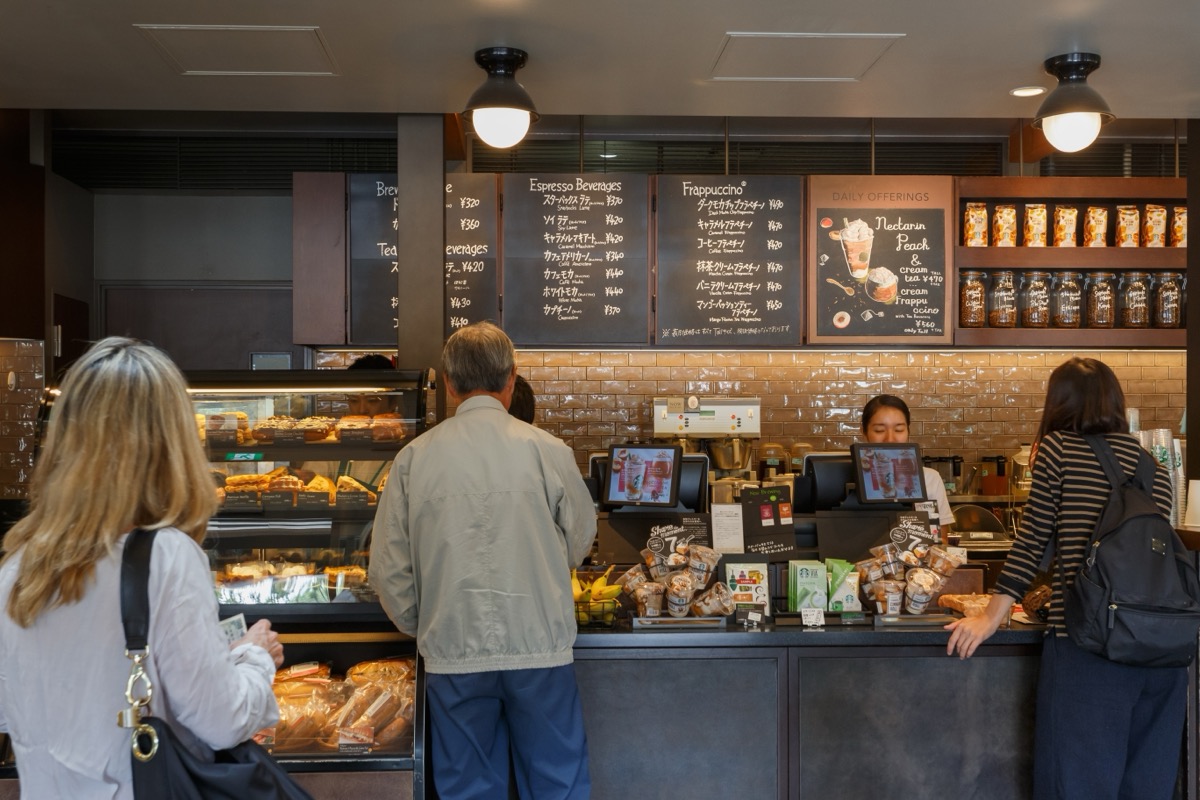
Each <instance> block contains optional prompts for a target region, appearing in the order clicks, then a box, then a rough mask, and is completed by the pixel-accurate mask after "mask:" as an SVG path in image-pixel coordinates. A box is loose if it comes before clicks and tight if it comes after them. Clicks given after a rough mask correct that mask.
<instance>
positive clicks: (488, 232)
mask: <svg viewBox="0 0 1200 800" xmlns="http://www.w3.org/2000/svg"><path fill="white" fill-rule="evenodd" d="M443 188H444V191H445V197H446V202H445V209H446V254H445V255H446V258H445V276H446V292H445V303H446V313H445V318H446V336H449V335H450V334H452V333H454V331H456V330H458V329H459V328H462V327H465V326H467V325H470V324H471V323H472V322H480V321H482V320H490V321H491V322H497V323H498V322H499V321H500V287H499V280H498V278H497V264H498V258H497V255H496V239H497V227H498V222H499V219H498V217H497V214H496V176H495V175H487V174H482V173H481V174H475V173H466V174H450V175H447V176H446V182H445V185H444V187H443Z"/></svg>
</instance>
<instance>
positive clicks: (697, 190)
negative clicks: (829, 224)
mask: <svg viewBox="0 0 1200 800" xmlns="http://www.w3.org/2000/svg"><path fill="white" fill-rule="evenodd" d="M800 197H801V179H800V178H798V177H791V176H738V177H730V176H716V177H713V176H677V175H672V176H666V175H664V176H659V178H658V228H657V239H656V245H657V247H656V252H657V259H656V263H657V272H658V287H657V291H656V297H657V301H658V302H657V316H656V320H655V330H656V332H657V333H656V340H655V341H656V343H657V344H660V345H680V346H683V345H726V346H753V345H765V346H787V345H795V344H799V343H800V335H801V330H800V291H801V279H800V265H801V243H800V230H801V209H800Z"/></svg>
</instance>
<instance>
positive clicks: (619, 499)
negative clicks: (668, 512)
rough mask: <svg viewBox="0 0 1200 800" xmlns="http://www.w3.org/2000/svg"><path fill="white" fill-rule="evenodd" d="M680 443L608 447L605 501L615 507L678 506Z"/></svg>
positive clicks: (681, 453) (681, 454)
mask: <svg viewBox="0 0 1200 800" xmlns="http://www.w3.org/2000/svg"><path fill="white" fill-rule="evenodd" d="M682 457H683V449H682V448H681V447H679V446H678V445H659V444H622V445H613V446H612V447H610V448H609V449H608V463H609V465H610V467H609V470H608V477H607V480H606V482H605V485H604V495H603V497H604V502H605V503H606V504H608V505H612V506H651V507H665V508H674V506H675V504H676V502H677V501H678V498H679V482H678V476H679V465H680V461H681V459H682Z"/></svg>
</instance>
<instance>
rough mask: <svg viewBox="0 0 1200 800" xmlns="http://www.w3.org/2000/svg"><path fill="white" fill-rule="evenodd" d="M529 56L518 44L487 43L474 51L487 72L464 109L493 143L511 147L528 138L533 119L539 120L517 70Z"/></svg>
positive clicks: (478, 131) (477, 129) (483, 135)
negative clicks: (496, 45) (511, 45)
mask: <svg viewBox="0 0 1200 800" xmlns="http://www.w3.org/2000/svg"><path fill="white" fill-rule="evenodd" d="M526 58H527V54H526V53H525V51H524V50H518V49H516V48H515V47H486V48H484V49H483V50H479V51H477V52H476V53H475V63H476V64H478V65H479V66H481V67H483V69H484V70H485V71H486V72H487V74H488V76H487V80H485V81H484V82H483V85H482V86H480V87H479V88H478V89H476V90H475V93H474V94H472V95H471V99H470V100H468V101H467V107H466V111H465V113H466V115H467V116H468V117H470V118H471V124H472V125H473V126H474V127H475V133H476V134H478V135H479V138H480V139H482V140H483V141H484V142H486V143H487V144H489V145H491V146H492V147H497V148H501V149H503V148H506V147H512V146H513V145H515V144H517V143H518V142H520V141H521V140H522V139H524V138H525V134H526V133H527V132H528V131H529V125H530V123H533V122H537V119H538V113H537V109H536V108H534V107H533V100H532V99H530V97H529V93H528V92H526V91H525V87H524V86H522V85H521V84H519V83H517V77H516V75H517V70H519V69H520V68H521V67H523V66H525V59H526Z"/></svg>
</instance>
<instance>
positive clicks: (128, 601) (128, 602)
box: [121, 528, 158, 653]
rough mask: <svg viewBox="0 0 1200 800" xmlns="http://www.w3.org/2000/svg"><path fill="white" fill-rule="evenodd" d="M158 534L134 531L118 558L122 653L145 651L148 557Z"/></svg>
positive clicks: (147, 615) (154, 531) (148, 626)
mask: <svg viewBox="0 0 1200 800" xmlns="http://www.w3.org/2000/svg"><path fill="white" fill-rule="evenodd" d="M157 534H158V531H157V530H153V531H147V530H142V529H141V528H137V529H136V530H134V531H132V532H130V534H129V535H128V536H127V537H125V550H124V552H123V553H122V554H121V624H122V625H124V627H125V649H126V650H127V651H129V652H131V653H132V652H136V651H139V650H145V649H146V644H147V642H146V639H147V636H148V633H149V629H150V555H151V554H152V553H153V552H154V537H155V535H157Z"/></svg>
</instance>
